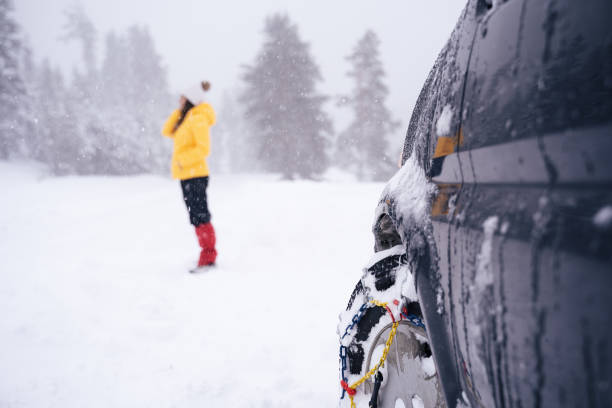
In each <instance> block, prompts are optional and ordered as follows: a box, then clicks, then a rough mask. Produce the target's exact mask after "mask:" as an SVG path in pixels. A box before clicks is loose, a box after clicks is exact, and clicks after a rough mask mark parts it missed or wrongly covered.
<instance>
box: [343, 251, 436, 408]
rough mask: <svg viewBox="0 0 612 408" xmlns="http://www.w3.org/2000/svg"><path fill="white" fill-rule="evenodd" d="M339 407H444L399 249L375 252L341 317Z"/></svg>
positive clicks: (409, 280) (420, 317) (415, 298)
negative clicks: (340, 388)
mask: <svg viewBox="0 0 612 408" xmlns="http://www.w3.org/2000/svg"><path fill="white" fill-rule="evenodd" d="M338 333H339V335H340V377H341V387H342V390H341V393H342V394H341V400H340V406H341V407H351V406H355V407H370V406H373V407H379V408H396V407H406V408H411V407H412V408H420V407H427V408H430V407H433V408H438V407H445V406H446V404H445V402H444V397H443V395H442V392H441V389H440V386H439V384H438V377H437V375H436V369H435V364H434V361H433V356H432V354H431V349H430V347H429V341H428V338H427V331H426V329H425V325H424V323H423V320H422V314H421V310H420V307H419V304H418V303H417V296H416V291H415V289H414V280H413V277H412V273H411V272H410V269H409V267H408V265H407V262H406V256H405V253H404V248H403V246H401V245H397V246H394V247H392V248H390V249H387V250H384V251H380V252H377V253H376V254H375V255H374V257H373V259H372V260H371V262H370V264H369V266H368V267H367V268H366V270H365V271H364V274H363V276H362V278H361V280H360V281H359V282H358V283H357V286H356V287H355V290H354V291H353V294H352V295H351V299H350V301H349V304H348V306H347V309H346V311H345V312H343V313H342V314H341V315H340V324H339V325H338Z"/></svg>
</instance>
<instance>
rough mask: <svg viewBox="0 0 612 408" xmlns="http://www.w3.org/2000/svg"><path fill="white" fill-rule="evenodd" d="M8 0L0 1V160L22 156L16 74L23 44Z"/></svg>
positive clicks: (21, 119) (20, 102)
mask: <svg viewBox="0 0 612 408" xmlns="http://www.w3.org/2000/svg"><path fill="white" fill-rule="evenodd" d="M12 12H13V5H12V3H11V1H10V0H0V71H1V72H2V75H1V76H0V158H2V159H4V158H7V157H9V156H11V155H15V154H16V155H23V154H24V153H25V152H24V150H25V149H24V144H25V142H24V132H23V128H22V125H23V123H24V119H25V118H24V114H23V109H24V98H23V96H24V94H25V87H24V82H23V78H22V76H21V74H20V60H21V57H22V53H23V44H22V42H21V38H20V36H19V26H18V25H17V23H16V22H15V20H14V19H13V17H12V16H11V13H12Z"/></svg>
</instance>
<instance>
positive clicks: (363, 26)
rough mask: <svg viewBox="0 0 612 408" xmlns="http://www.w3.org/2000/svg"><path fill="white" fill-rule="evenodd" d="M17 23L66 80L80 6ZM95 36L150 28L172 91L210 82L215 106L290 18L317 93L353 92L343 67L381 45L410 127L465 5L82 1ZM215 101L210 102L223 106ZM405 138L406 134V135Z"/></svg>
mask: <svg viewBox="0 0 612 408" xmlns="http://www.w3.org/2000/svg"><path fill="white" fill-rule="evenodd" d="M14 3H15V9H16V17H17V20H18V21H19V23H20V24H21V26H22V28H23V30H24V31H25V33H26V34H27V36H28V38H29V41H30V45H31V46H32V48H33V50H34V55H35V57H36V58H37V59H40V58H43V57H48V58H49V59H50V60H51V62H53V63H55V64H57V65H59V66H61V67H62V68H63V69H64V70H65V71H66V72H70V70H71V67H72V66H73V65H74V64H75V63H76V61H78V60H79V54H78V49H77V48H76V45H74V44H73V45H70V44H65V43H63V42H61V41H59V37H60V34H61V27H62V24H63V10H65V9H66V8H67V7H68V6H69V5H71V4H74V3H75V0H52V1H50V0H16V1H14ZM79 3H80V4H81V5H82V6H83V8H84V9H85V11H86V12H87V13H88V14H89V15H90V17H91V19H92V20H93V22H94V24H95V25H96V27H97V29H98V33H99V41H98V45H99V47H102V46H103V44H104V36H105V35H106V33H107V32H108V31H110V30H116V31H122V30H123V29H125V28H126V27H128V26H129V25H132V24H141V25H146V26H148V27H149V29H150V31H151V34H152V35H153V37H154V40H155V44H156V47H157V50H158V52H159V53H160V54H161V56H162V58H163V60H164V64H165V66H166V67H167V70H168V74H169V81H170V86H171V89H172V90H173V91H177V92H178V91H180V89H182V88H185V87H188V86H189V85H191V84H193V83H197V81H198V80H200V79H208V80H210V81H211V82H212V84H213V87H214V90H215V94H216V95H217V96H218V95H220V94H221V93H222V91H223V90H224V89H231V88H235V87H236V86H237V85H239V76H240V73H241V72H242V69H241V65H242V64H249V63H251V62H252V61H253V60H254V57H255V55H256V53H257V51H258V50H259V48H260V46H261V43H262V39H263V37H262V29H263V23H264V18H265V16H267V15H269V14H271V13H274V12H284V13H287V14H288V15H289V17H290V18H291V19H292V20H293V21H294V22H295V23H297V25H298V27H299V32H300V35H301V37H302V39H304V40H305V41H307V42H308V43H309V44H310V47H311V48H310V49H311V53H312V55H313V56H314V58H315V59H316V62H317V63H318V64H319V66H320V68H321V72H322V74H323V77H324V80H325V82H324V83H322V84H321V85H320V88H319V89H320V91H322V92H324V93H326V94H328V95H332V96H334V95H339V94H343V93H347V92H349V90H350V87H351V83H350V82H349V80H348V79H347V78H346V71H347V70H348V69H349V66H348V64H347V62H346V60H345V56H346V55H348V54H349V53H350V52H351V50H352V49H353V47H354V46H355V43H356V42H357V40H358V39H359V38H360V37H361V36H362V35H363V34H364V32H365V30H367V29H372V30H374V31H375V32H376V33H377V34H378V35H379V37H380V39H381V42H382V44H381V54H382V59H383V63H384V67H385V69H386V72H387V84H388V85H389V89H390V97H389V101H388V106H389V107H390V108H391V110H392V111H393V113H394V115H395V116H396V118H397V119H399V120H400V121H401V123H402V127H405V126H406V125H407V123H408V120H409V116H410V112H411V110H412V107H413V104H414V101H415V100H416V97H417V95H418V92H419V90H420V88H421V85H422V84H423V81H424V79H425V77H426V75H427V73H428V71H429V69H430V68H431V66H432V64H433V62H434V59H435V57H436V56H437V54H438V52H439V50H440V49H441V48H442V46H443V45H444V43H445V42H446V39H447V38H448V36H449V34H450V32H451V31H452V29H453V27H454V25H455V23H456V21H457V18H458V16H459V14H460V13H461V10H462V9H463V7H464V5H465V1H464V0H378V1H377V0H286V1H282V0H251V1H249V0H242V1H239V0H217V1H210V0H172V1H158V0H80V2H79ZM215 94H213V95H212V96H213V100H215V99H217V98H216V97H215ZM402 132H403V130H402Z"/></svg>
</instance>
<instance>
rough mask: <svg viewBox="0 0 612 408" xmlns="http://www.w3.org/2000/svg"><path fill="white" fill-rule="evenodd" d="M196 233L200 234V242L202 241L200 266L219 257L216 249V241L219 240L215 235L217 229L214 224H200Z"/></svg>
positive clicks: (208, 263)
mask: <svg viewBox="0 0 612 408" xmlns="http://www.w3.org/2000/svg"><path fill="white" fill-rule="evenodd" d="M196 235H197V236H198V242H199V243H200V248H202V250H201V251H200V260H199V261H198V266H204V265H210V264H212V263H214V262H215V259H217V250H216V249H215V243H216V241H217V239H216V237H215V229H214V228H213V226H212V224H211V223H210V222H209V223H206V224H200V225H198V226H197V227H196Z"/></svg>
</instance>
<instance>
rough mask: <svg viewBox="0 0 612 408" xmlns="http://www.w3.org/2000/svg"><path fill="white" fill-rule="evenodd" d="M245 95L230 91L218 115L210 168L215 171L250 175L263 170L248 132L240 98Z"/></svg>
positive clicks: (227, 92) (225, 93) (222, 100)
mask: <svg viewBox="0 0 612 408" xmlns="http://www.w3.org/2000/svg"><path fill="white" fill-rule="evenodd" d="M241 93H242V92H239V91H226V92H224V94H223V97H222V99H221V105H220V106H219V109H218V112H217V124H216V125H215V128H214V133H213V137H212V140H211V143H212V149H213V150H212V151H213V154H212V155H211V156H210V160H209V162H208V163H209V165H210V167H211V169H212V170H214V171H215V172H226V173H227V172H249V171H254V170H260V168H259V167H258V164H259V163H257V161H256V160H255V154H254V152H253V147H252V143H253V141H252V137H251V134H250V133H249V131H248V130H247V125H246V123H245V120H244V112H243V109H242V105H241V104H240V103H239V96H238V95H240V94H241Z"/></svg>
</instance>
